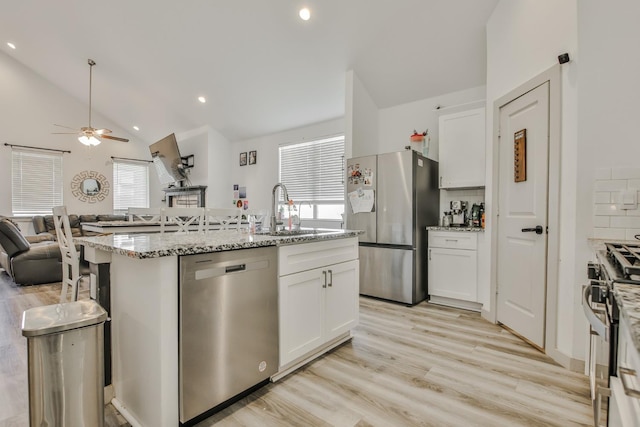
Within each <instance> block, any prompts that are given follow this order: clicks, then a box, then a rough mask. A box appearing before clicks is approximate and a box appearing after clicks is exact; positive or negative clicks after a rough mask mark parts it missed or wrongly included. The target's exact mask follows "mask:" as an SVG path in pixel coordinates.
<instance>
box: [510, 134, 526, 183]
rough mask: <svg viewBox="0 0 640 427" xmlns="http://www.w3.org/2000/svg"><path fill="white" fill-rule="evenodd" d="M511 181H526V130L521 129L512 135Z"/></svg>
mask: <svg viewBox="0 0 640 427" xmlns="http://www.w3.org/2000/svg"><path fill="white" fill-rule="evenodd" d="M513 175H514V177H513V180H514V181H515V182H523V181H526V180H527V130H526V129H522V130H519V131H518V132H516V133H515V134H514V135H513Z"/></svg>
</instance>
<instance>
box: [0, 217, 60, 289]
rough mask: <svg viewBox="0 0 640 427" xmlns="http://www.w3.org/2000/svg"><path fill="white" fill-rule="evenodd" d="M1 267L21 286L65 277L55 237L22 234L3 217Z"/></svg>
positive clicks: (0, 229) (0, 239)
mask: <svg viewBox="0 0 640 427" xmlns="http://www.w3.org/2000/svg"><path fill="white" fill-rule="evenodd" d="M0 266H1V267H2V268H4V269H5V270H6V272H7V273H8V274H9V276H11V278H12V279H13V281H14V282H16V283H17V284H19V285H35V284H40V283H51V282H59V281H61V280H62V255H61V254H60V247H59V246H58V242H56V241H55V239H54V238H53V236H51V235H48V236H47V235H41V236H23V235H22V233H21V232H20V230H19V229H18V227H17V226H16V225H15V224H14V223H13V222H11V221H10V220H9V219H6V218H3V219H1V220H0Z"/></svg>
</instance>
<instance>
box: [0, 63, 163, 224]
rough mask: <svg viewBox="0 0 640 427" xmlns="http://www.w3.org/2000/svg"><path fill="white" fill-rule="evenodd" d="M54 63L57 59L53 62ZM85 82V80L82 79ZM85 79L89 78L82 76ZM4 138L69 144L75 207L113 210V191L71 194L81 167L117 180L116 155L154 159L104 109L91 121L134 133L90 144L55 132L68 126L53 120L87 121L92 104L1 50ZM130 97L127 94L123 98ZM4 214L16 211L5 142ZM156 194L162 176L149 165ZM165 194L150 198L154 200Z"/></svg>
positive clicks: (0, 203)
mask: <svg viewBox="0 0 640 427" xmlns="http://www.w3.org/2000/svg"><path fill="white" fill-rule="evenodd" d="M52 66H55V64H52ZM79 83H80V82H79ZM82 83H83V84H84V82H82ZM0 93H1V94H2V95H1V96H0V143H2V144H4V143H9V144H18V145H28V146H36V147H43V148H54V149H61V150H70V151H71V153H70V154H64V156H63V179H64V200H63V201H64V204H65V205H66V206H67V209H68V211H69V212H70V213H76V214H84V213H112V211H113V193H112V192H110V194H109V197H107V199H106V200H104V201H103V202H99V203H93V204H91V203H86V202H81V201H79V200H77V199H75V198H74V197H73V195H72V194H71V180H72V178H73V176H74V175H76V174H77V173H79V172H81V171H85V170H93V171H96V172H99V173H101V174H103V175H104V176H105V177H106V178H107V180H108V181H109V184H110V186H113V166H112V162H111V156H116V157H128V158H137V159H146V160H150V159H151V156H150V154H149V149H148V143H147V142H145V141H141V140H139V139H137V138H136V137H135V135H132V134H130V133H129V132H128V131H126V130H124V129H121V128H120V127H118V126H116V125H115V124H114V123H112V122H111V121H110V120H108V119H107V118H105V117H103V116H101V115H100V114H95V113H94V115H93V117H92V124H93V125H95V126H98V127H106V128H109V129H111V130H112V131H113V135H117V136H122V137H125V138H129V139H130V140H131V141H130V142H128V143H122V142H117V141H107V140H105V141H104V142H103V143H102V144H100V145H98V146H97V147H92V148H88V147H85V146H84V145H82V144H80V143H79V142H78V139H77V137H76V136H75V135H52V134H51V133H52V132H61V131H62V132H63V130H61V129H62V128H58V127H56V126H53V124H54V123H57V124H62V125H66V126H70V127H81V126H86V125H87V124H88V123H87V120H88V105H87V104H86V103H85V102H82V101H79V100H77V99H75V98H73V97H71V96H70V95H68V94H66V93H64V92H62V91H61V90H60V89H58V88H57V87H56V86H54V85H52V84H51V83H49V82H48V81H46V80H44V79H43V78H41V77H40V76H38V75H36V74H35V73H33V72H32V71H31V70H30V69H28V68H26V67H25V66H23V65H22V64H20V63H19V62H17V61H16V60H15V59H13V58H12V57H10V56H9V55H7V54H4V53H1V52H0ZM123 102H126V100H123ZM0 165H3V166H2V167H1V168H0V182H2V183H3V185H2V186H0V215H8V216H10V215H11V186H10V183H11V166H10V165H11V149H10V148H9V147H5V146H0ZM149 176H150V182H151V194H152V195H153V194H157V193H158V191H159V188H160V184H159V182H158V179H157V176H156V174H155V171H154V170H153V169H150V174H149ZM159 203H160V200H158V199H157V198H155V199H154V198H153V196H152V198H151V204H152V206H154V205H158V206H159Z"/></svg>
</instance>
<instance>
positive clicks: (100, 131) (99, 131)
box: [94, 129, 111, 135]
mask: <svg viewBox="0 0 640 427" xmlns="http://www.w3.org/2000/svg"><path fill="white" fill-rule="evenodd" d="M94 132H95V133H97V134H98V135H104V134H105V133H111V130H110V129H95V130H94Z"/></svg>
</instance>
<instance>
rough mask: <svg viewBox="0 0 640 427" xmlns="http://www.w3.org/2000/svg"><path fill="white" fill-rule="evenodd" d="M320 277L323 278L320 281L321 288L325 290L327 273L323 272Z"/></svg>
mask: <svg viewBox="0 0 640 427" xmlns="http://www.w3.org/2000/svg"><path fill="white" fill-rule="evenodd" d="M322 275H323V276H324V280H323V281H322V287H323V288H326V287H327V272H326V271H323V272H322Z"/></svg>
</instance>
